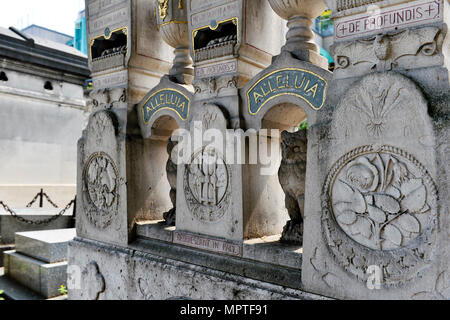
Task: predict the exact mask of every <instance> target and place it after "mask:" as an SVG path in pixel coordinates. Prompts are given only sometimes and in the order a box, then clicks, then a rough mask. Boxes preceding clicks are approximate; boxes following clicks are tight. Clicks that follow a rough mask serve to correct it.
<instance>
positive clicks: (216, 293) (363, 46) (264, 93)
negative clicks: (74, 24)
mask: <svg viewBox="0 0 450 320" xmlns="http://www.w3.org/2000/svg"><path fill="white" fill-rule="evenodd" d="M326 2H328V3H327V4H328V7H329V8H330V9H332V10H333V18H334V19H335V27H336V35H335V43H334V47H333V48H334V55H335V60H336V70H335V72H334V73H331V72H329V71H328V68H327V67H328V64H327V61H326V60H325V59H324V58H322V57H321V56H320V55H319V50H318V47H317V45H315V44H314V42H313V33H312V30H311V26H312V20H313V19H314V18H315V17H317V16H319V15H320V14H321V13H322V12H323V11H324V10H326V9H327V5H326V4H325V2H323V1H316V0H314V1H313V0H301V1H281V0H268V1H264V0H214V1H200V0H182V1H180V0H157V1H156V0H155V1H154V2H153V3H152V6H151V7H150V6H148V7H147V4H146V5H143V2H142V1H112V2H108V3H110V4H111V7H108V8H101V4H103V2H99V1H87V4H88V5H90V6H91V7H92V8H94V9H96V8H97V9H98V10H97V14H98V15H99V16H103V15H108V14H111V15H112V16H116V15H117V16H123V17H124V18H126V19H124V20H123V21H124V22H123V23H124V26H126V25H128V24H129V25H131V26H134V27H130V28H129V30H128V29H127V30H128V31H127V34H126V37H128V38H127V39H129V42H127V43H128V44H133V43H135V42H136V41H137V42H138V43H139V41H141V42H142V43H144V42H145V43H146V44H145V46H147V47H148V48H161V47H162V43H163V41H165V42H166V43H168V44H169V45H170V46H171V47H172V48H174V49H175V54H174V55H173V56H174V60H173V64H172V66H171V68H169V66H167V68H165V71H164V73H165V75H161V76H160V78H159V79H158V80H159V83H153V86H152V87H148V90H147V92H146V93H145V94H142V95H140V96H139V95H137V94H136V92H137V91H136V90H137V88H143V87H145V85H147V84H150V83H152V81H151V80H149V79H152V80H155V79H153V78H152V77H151V75H153V74H154V73H152V72H151V71H150V70H151V69H148V71H145V72H144V71H142V70H139V71H138V70H137V69H138V68H135V67H133V65H132V61H139V59H141V58H142V57H141V58H139V57H138V56H139V53H138V51H137V52H136V51H133V50H134V49H135V47H134V45H131V46H130V45H128V47H127V49H126V50H125V49H124V47H123V43H120V45H117V47H118V48H119V49H114V48H116V45H113V46H112V47H114V48H112V51H108V52H107V53H105V54H104V57H105V59H113V60H114V61H116V58H117V56H120V55H121V58H120V63H122V61H123V64H120V66H118V67H116V66H115V64H114V63H113V62H112V60H111V62H108V63H107V64H106V65H109V67H108V68H106V67H105V68H106V69H105V70H104V71H101V72H105V75H106V74H116V73H117V74H118V73H119V72H123V73H124V74H125V73H126V74H127V75H128V78H127V79H129V80H127V81H126V83H125V82H124V83H123V84H120V85H118V86H109V87H107V89H105V90H103V89H100V91H97V93H96V94H97V96H98V97H99V99H100V100H97V101H98V106H99V107H98V108H99V109H98V110H97V111H95V112H94V113H93V114H92V115H91V121H90V123H89V125H88V127H87V130H86V131H85V133H84V136H83V138H82V139H81V140H80V151H79V158H80V163H79V181H78V187H79V195H82V196H79V197H78V199H79V203H78V207H82V208H83V209H82V212H81V214H80V215H81V216H82V217H81V218H80V220H79V221H77V231H79V232H77V234H78V237H77V238H76V239H75V240H74V241H72V242H70V244H69V264H70V266H73V267H75V268H79V270H80V272H79V274H80V278H79V280H80V281H79V283H78V285H74V286H69V297H70V298H72V299H171V298H178V299H179V298H186V299H188V298H192V299H254V298H256V299H324V298H338V299H346V298H353V299H367V298H368V299H385V298H388V299H413V298H432V299H442V298H444V299H448V288H449V281H448V279H449V278H448V277H449V276H448V274H447V273H448V262H449V257H448V252H447V251H448V250H447V248H448V208H447V199H448V190H447V184H446V181H447V180H448V179H447V176H446V172H447V169H446V168H447V163H448V161H446V153H445V150H446V148H447V140H448V129H447V128H448V123H447V122H446V113H447V112H448V102H449V97H448V92H449V90H448V86H449V80H448V79H449V77H448V70H447V68H446V65H447V64H448V62H447V61H446V60H445V57H446V55H448V37H447V36H446V30H447V24H446V19H448V17H446V15H445V13H446V12H447V11H446V10H448V2H445V3H444V2H443V1H425V0H421V1H409V2H408V1H393V0H391V1H358V0H354V1H340V0H338V1H326ZM368 2H370V4H371V6H369V3H368ZM112 3H114V5H112ZM124 5H125V7H126V8H125V9H124V7H123V6H124ZM374 5H376V7H375V6H374ZM127 8H128V9H129V8H132V9H133V10H130V11H127V10H128V9H127ZM122 10H124V11H122ZM368 10H369V11H368ZM94 11H95V10H94ZM107 12H110V13H107ZM113 12H114V13H113ZM119 12H128V13H129V14H128V15H125V13H124V14H123V15H122V13H119ZM138 12H139V13H138ZM145 12H146V13H147V15H145ZM149 12H150V14H149ZM88 16H89V18H88V20H89V21H90V22H89V23H90V25H93V26H95V25H96V23H95V21H97V20H95V19H99V18H96V17H95V16H91V15H90V14H89V15H88ZM142 16H147V17H150V16H151V17H152V19H153V20H152V23H151V24H149V25H148V27H149V28H153V29H151V30H155V28H157V29H159V36H156V35H155V34H153V33H151V34H150V33H141V35H142V37H140V38H138V39H136V36H135V35H134V33H133V32H131V31H132V30H134V28H135V27H136V26H138V25H140V24H141V23H144V22H143V20H140V19H141V18H140V17H142ZM283 19H284V20H287V21H288V23H287V26H288V30H287V33H286V42H285V43H283V42H282V41H281V39H282V36H283V34H285V31H286V30H285V28H284V26H283V22H282V21H283ZM93 21H94V22H93ZM101 21H105V23H106V21H115V20H108V19H104V20H101ZM145 23H148V21H146V22H145ZM105 27H106V26H105ZM107 27H108V28H109V30H113V31H112V33H108V32H106V31H105V32H104V33H102V34H103V35H102V37H104V38H105V39H106V38H108V39H125V38H124V37H123V36H122V34H123V28H121V27H119V26H116V25H111V26H109V25H108V26H107ZM114 30H116V31H114ZM114 32H119V34H118V35H117V37H116V38H114V37H113V36H112V34H113V33H114ZM110 34H111V36H109V35H110ZM261 34H263V35H264V36H261ZM93 39H96V36H93ZM131 40H133V41H131ZM91 44H93V45H94V47H95V46H96V41H94V42H91ZM98 48H101V47H98ZM107 50H111V46H109V45H108V49H107ZM188 53H189V54H188ZM161 55H162V53H161ZM189 55H190V56H189ZM100 56H101V54H100ZM142 59H144V58H142ZM96 61H97V60H96ZM155 61H156V60H152V59H150V60H149V62H148V65H151V64H152V63H156V62H155ZM94 62H95V61H92V63H94ZM127 63H128V65H127ZM191 63H192V66H191ZM144 65H145V66H146V65H147V64H142V65H141V66H144ZM162 66H163V64H162V63H161V64H160V66H159V68H160V69H158V70H161V69H162ZM92 67H93V68H95V67H94V65H93V66H92ZM119 70H121V71H119ZM135 73H139V75H136V74H135ZM144 74H147V75H148V77H149V78H148V79H144V78H145V77H144ZM103 76H104V75H103V73H102V74H99V77H103ZM155 78H156V77H155ZM114 79H118V78H117V77H116V76H114ZM94 82H95V79H94ZM130 92H131V93H132V97H133V98H130ZM125 93H127V95H125ZM138 96H139V97H140V98H138ZM100 101H101V102H100ZM305 119H306V120H307V124H308V125H307V127H309V129H308V130H307V131H305V130H298V128H299V125H300V124H301V123H302V122H303V121H304V120H305ZM280 131H283V132H282V133H280ZM223 137H226V139H222V138H223ZM228 139H231V141H233V143H231V146H232V148H230V144H229V140H228ZM236 141H238V143H234V142H236ZM239 142H240V143H239ZM236 145H238V147H237V148H236V147H235V146H236ZM280 146H281V148H280ZM268 154H270V156H268ZM267 159H268V161H265V160H267ZM254 160H255V161H254ZM163 219H165V220H166V221H163ZM174 222H175V223H174ZM69 282H70V281H69ZM68 284H69V283H68Z"/></svg>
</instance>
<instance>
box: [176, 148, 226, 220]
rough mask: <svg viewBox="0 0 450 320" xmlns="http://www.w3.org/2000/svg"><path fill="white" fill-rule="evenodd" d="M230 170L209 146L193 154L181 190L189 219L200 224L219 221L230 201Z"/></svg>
mask: <svg viewBox="0 0 450 320" xmlns="http://www.w3.org/2000/svg"><path fill="white" fill-rule="evenodd" d="M230 183H231V168H230V167H229V166H228V165H227V164H226V163H225V161H224V159H223V157H221V156H220V155H219V154H218V152H217V151H216V150H215V149H213V148H209V147H205V148H203V149H202V150H201V151H199V152H197V153H196V154H194V156H193V157H192V160H191V163H190V164H188V165H186V169H185V174H184V191H185V196H186V202H187V205H188V208H189V210H190V211H191V213H192V214H193V216H194V217H195V218H196V219H197V220H199V221H201V222H217V221H219V220H221V219H222V218H223V217H224V215H225V213H226V211H227V209H228V207H229V204H230V201H231V187H230Z"/></svg>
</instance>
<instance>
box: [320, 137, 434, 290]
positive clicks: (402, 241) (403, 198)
mask: <svg viewBox="0 0 450 320" xmlns="http://www.w3.org/2000/svg"><path fill="white" fill-rule="evenodd" d="M322 197H323V199H322V200H323V202H322V208H323V216H322V226H323V228H324V234H325V237H326V241H327V243H328V245H329V249H330V251H331V253H332V255H333V256H334V257H335V258H336V260H337V261H338V262H339V264H341V265H342V266H343V267H344V268H345V270H347V271H348V272H350V273H351V274H353V275H355V276H356V277H357V278H358V279H360V280H364V281H365V280H366V278H367V275H366V270H367V267H368V266H370V265H378V266H380V267H381V268H382V269H383V272H384V280H385V285H388V286H389V285H398V284H402V283H405V282H407V281H410V280H412V279H413V278H415V277H416V276H417V275H418V273H419V272H420V271H421V270H422V269H423V268H425V267H426V266H427V264H428V263H429V262H430V260H431V256H432V253H433V249H434V243H435V231H436V223H437V218H436V216H437V210H436V205H435V204H436V200H437V191H436V186H435V184H434V182H433V181H432V178H431V177H430V175H429V173H428V172H427V170H426V169H425V168H424V167H423V165H422V164H420V163H419V162H418V161H417V160H416V159H415V158H414V157H412V156H411V155H409V154H408V153H406V152H404V151H403V150H401V149H398V148H395V147H391V146H382V147H381V148H380V149H378V150H373V147H372V146H365V147H360V148H357V149H355V150H353V151H351V152H349V153H347V154H346V155H344V156H343V157H342V158H341V159H339V160H338V161H337V163H336V164H335V165H334V166H333V168H332V169H331V171H330V173H329V175H328V178H327V180H326V183H325V186H324V193H323V196H322Z"/></svg>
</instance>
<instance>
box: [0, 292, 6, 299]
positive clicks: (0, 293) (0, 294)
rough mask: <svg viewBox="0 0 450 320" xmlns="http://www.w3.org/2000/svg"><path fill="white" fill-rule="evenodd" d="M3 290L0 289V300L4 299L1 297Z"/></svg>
mask: <svg viewBox="0 0 450 320" xmlns="http://www.w3.org/2000/svg"><path fill="white" fill-rule="evenodd" d="M3 292H4V291H3V290H0V301H2V300H5V298H2V297H1V296H2V294H3Z"/></svg>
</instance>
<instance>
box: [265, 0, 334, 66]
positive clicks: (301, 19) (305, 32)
mask: <svg viewBox="0 0 450 320" xmlns="http://www.w3.org/2000/svg"><path fill="white" fill-rule="evenodd" d="M269 3H270V6H271V7H272V9H273V10H274V11H275V12H276V14H278V15H279V16H280V17H281V18H283V19H285V20H287V21H288V22H287V26H288V28H289V31H288V32H287V34H286V44H285V45H284V46H283V48H282V49H281V50H282V51H287V52H290V53H292V54H293V55H294V56H295V57H296V58H298V59H300V60H303V61H307V62H311V63H313V64H316V65H318V66H321V67H324V68H326V67H327V63H326V60H325V59H324V58H323V57H322V56H320V54H319V47H318V46H317V45H316V44H315V43H314V33H313V31H312V26H313V19H314V18H316V17H317V16H319V15H320V14H321V13H322V12H323V11H325V10H326V9H327V6H326V5H325V3H324V2H323V1H322V0H289V1H282V0H269Z"/></svg>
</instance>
